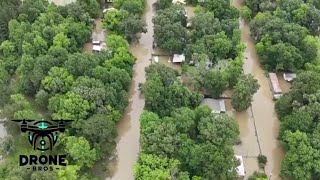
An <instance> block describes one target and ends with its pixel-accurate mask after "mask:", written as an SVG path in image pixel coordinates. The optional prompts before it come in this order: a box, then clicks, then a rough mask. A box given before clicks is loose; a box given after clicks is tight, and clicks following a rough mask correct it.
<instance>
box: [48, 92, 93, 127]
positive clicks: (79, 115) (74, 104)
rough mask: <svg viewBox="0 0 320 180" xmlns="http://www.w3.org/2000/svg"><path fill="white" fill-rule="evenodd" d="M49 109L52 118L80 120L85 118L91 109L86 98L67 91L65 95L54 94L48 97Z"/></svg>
mask: <svg viewBox="0 0 320 180" xmlns="http://www.w3.org/2000/svg"><path fill="white" fill-rule="evenodd" d="M48 109H49V111H50V112H51V113H52V117H53V118H54V119H71V120H76V121H78V120H81V119H85V118H86V117H87V116H88V115H89V112H90V110H91V109H92V107H91V105H90V103H89V102H88V101H87V100H84V99H82V98H81V96H79V95H77V94H75V93H73V92H68V93H67V94H66V95H59V94H57V95H55V96H53V97H52V98H50V99H49V105H48Z"/></svg>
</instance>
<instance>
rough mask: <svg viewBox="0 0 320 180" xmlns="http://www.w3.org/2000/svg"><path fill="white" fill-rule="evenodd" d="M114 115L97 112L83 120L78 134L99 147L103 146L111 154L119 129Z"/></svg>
mask: <svg viewBox="0 0 320 180" xmlns="http://www.w3.org/2000/svg"><path fill="white" fill-rule="evenodd" d="M113 118H114V117H112V115H102V114H96V115H93V116H91V117H90V118H89V119H87V120H83V121H82V123H81V127H80V129H79V132H78V134H79V135H81V136H83V137H84V138H86V139H87V140H88V142H90V144H91V145H92V146H93V147H97V149H100V148H102V149H103V151H104V152H105V153H107V154H110V153H111V152H112V150H113V148H114V147H115V138H116V137H117V129H116V125H115V121H114V120H113Z"/></svg>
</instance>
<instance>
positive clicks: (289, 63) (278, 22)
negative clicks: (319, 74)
mask: <svg viewBox="0 0 320 180" xmlns="http://www.w3.org/2000/svg"><path fill="white" fill-rule="evenodd" d="M268 3H271V4H274V5H275V4H276V3H273V2H270V1H268ZM246 4H247V5H248V6H249V7H251V10H253V11H255V13H257V11H258V10H260V11H263V9H264V8H265V7H262V6H263V4H262V3H260V2H252V1H249V0H247V3H246ZM274 5H272V6H274ZM311 7H312V8H311ZM255 8H256V9H255ZM266 9H268V8H266ZM270 9H271V10H274V9H275V8H274V7H273V8H269V9H268V10H270ZM318 16H319V17H320V10H317V9H316V8H315V7H314V6H312V5H310V4H306V3H303V1H300V0H296V1H281V3H279V8H277V9H276V10H275V11H273V12H272V11H271V12H269V11H266V12H263V13H261V12H258V13H257V14H256V16H255V17H254V18H253V20H252V21H251V23H250V29H251V35H252V37H253V38H254V39H255V40H256V42H257V52H258V54H259V56H260V59H261V61H262V63H263V65H264V67H265V68H266V69H267V70H277V71H297V70H299V69H302V68H303V67H304V65H305V63H308V62H313V61H315V60H316V57H317V52H318V49H317V48H316V47H317V45H316V44H317V42H316V40H315V38H313V37H310V36H309V34H313V35H315V34H318V33H319V32H316V31H318V30H315V28H314V25H316V24H318V23H319V21H318V20H316V19H318V18H317V17H318ZM311 19H313V20H311ZM311 22H312V23H311ZM316 26H317V25H316Z"/></svg>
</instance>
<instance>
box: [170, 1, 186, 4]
mask: <svg viewBox="0 0 320 180" xmlns="http://www.w3.org/2000/svg"><path fill="white" fill-rule="evenodd" d="M172 4H183V5H185V4H187V3H186V0H172Z"/></svg>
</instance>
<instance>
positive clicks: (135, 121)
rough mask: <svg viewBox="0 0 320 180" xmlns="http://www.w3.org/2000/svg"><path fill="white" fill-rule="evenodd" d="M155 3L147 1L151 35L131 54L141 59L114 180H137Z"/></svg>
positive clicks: (122, 127) (146, 16) (121, 131)
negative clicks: (143, 92)
mask: <svg viewBox="0 0 320 180" xmlns="http://www.w3.org/2000/svg"><path fill="white" fill-rule="evenodd" d="M154 2H155V0H147V1H146V8H145V13H144V19H145V22H146V25H147V29H148V32H147V33H145V34H141V38H140V40H139V43H138V44H133V45H131V47H130V51H131V53H132V54H133V55H134V56H135V57H136V58H137V60H136V64H135V65H134V67H133V69H134V74H133V80H132V82H131V85H130V90H129V102H130V103H129V105H128V107H127V108H126V110H125V114H124V117H123V119H122V121H121V122H120V123H119V124H118V134H119V137H118V140H117V160H116V163H115V171H114V174H113V176H112V178H111V179H112V180H133V179H134V176H133V175H134V172H133V171H134V169H133V165H134V164H135V163H136V161H137V159H138V154H139V149H140V143H139V138H140V124H139V118H140V115H141V113H142V112H143V109H144V104H145V102H144V98H143V96H141V94H140V91H139V87H138V85H139V83H143V82H144V81H145V79H146V77H145V70H144V69H145V68H146V67H147V66H149V64H150V61H149V59H150V58H151V54H152V42H153V23H152V17H153V16H154V13H155V12H154V11H153V8H152V4H153V3H154Z"/></svg>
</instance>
